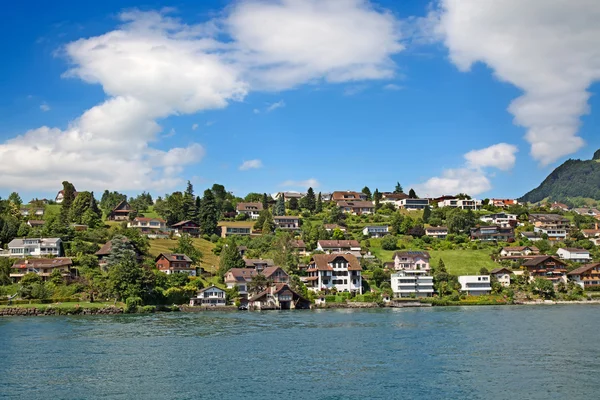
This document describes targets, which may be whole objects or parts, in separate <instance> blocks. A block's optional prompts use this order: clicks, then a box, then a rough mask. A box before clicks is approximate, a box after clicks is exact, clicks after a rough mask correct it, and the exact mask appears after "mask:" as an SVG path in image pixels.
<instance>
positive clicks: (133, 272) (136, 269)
mask: <svg viewBox="0 0 600 400" xmlns="http://www.w3.org/2000/svg"><path fill="white" fill-rule="evenodd" d="M143 275H144V274H143V271H142V268H141V267H140V266H139V265H138V263H137V262H136V259H135V255H132V254H131V253H127V255H125V256H124V257H123V258H122V259H121V260H120V261H119V262H118V263H117V264H114V265H113V266H112V267H111V268H110V269H109V271H108V283H109V287H110V290H111V292H112V293H113V294H114V295H115V297H116V298H117V299H118V300H119V299H127V298H129V297H141V296H142V280H143Z"/></svg>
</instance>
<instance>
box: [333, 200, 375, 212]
mask: <svg viewBox="0 0 600 400" xmlns="http://www.w3.org/2000/svg"><path fill="white" fill-rule="evenodd" d="M337 206H338V207H339V208H341V209H342V212H344V213H345V214H352V215H362V214H373V213H374V212H375V206H374V205H373V202H371V201H338V202H337Z"/></svg>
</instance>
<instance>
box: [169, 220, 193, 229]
mask: <svg viewBox="0 0 600 400" xmlns="http://www.w3.org/2000/svg"><path fill="white" fill-rule="evenodd" d="M190 223H191V224H194V225H196V226H198V224H197V223H195V222H194V221H192V220H189V219H188V220H185V221H180V222H178V223H176V224H173V225H171V227H173V228H177V227H179V226H183V225H186V224H190Z"/></svg>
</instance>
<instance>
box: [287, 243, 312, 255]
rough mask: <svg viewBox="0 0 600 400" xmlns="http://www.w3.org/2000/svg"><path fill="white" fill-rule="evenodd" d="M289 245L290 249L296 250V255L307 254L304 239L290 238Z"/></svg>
mask: <svg viewBox="0 0 600 400" xmlns="http://www.w3.org/2000/svg"><path fill="white" fill-rule="evenodd" d="M290 246H291V247H292V249H293V250H294V251H296V252H298V255H300V256H306V255H308V252H307V251H306V244H305V243H304V240H301V239H299V240H292V241H290Z"/></svg>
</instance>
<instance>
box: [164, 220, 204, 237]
mask: <svg viewBox="0 0 600 400" xmlns="http://www.w3.org/2000/svg"><path fill="white" fill-rule="evenodd" d="M171 230H172V231H173V233H174V234H175V235H176V236H181V235H184V234H185V235H190V236H193V237H197V236H198V235H199V234H200V225H198V224H197V223H195V222H194V221H190V220H186V221H180V222H178V223H176V224H173V225H171Z"/></svg>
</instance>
